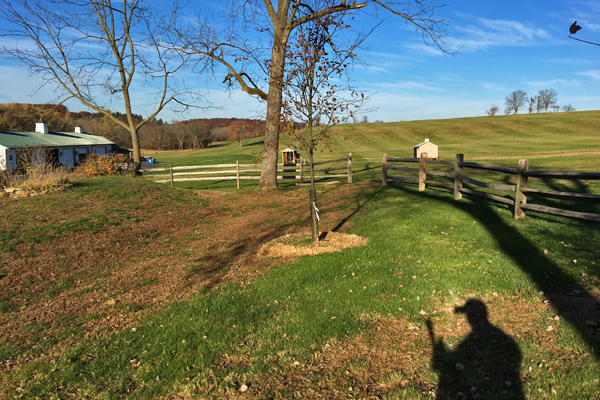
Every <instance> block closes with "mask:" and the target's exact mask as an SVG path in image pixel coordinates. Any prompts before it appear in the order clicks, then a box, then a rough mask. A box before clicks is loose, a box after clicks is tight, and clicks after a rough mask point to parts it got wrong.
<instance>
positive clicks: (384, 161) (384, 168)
mask: <svg viewBox="0 0 600 400" xmlns="http://www.w3.org/2000/svg"><path fill="white" fill-rule="evenodd" d="M387 162H388V161H387V153H383V178H381V186H386V185H387V168H388V165H387Z"/></svg>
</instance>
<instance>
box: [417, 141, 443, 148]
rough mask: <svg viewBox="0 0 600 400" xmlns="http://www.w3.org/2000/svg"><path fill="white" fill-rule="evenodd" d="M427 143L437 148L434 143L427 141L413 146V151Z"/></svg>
mask: <svg viewBox="0 0 600 400" xmlns="http://www.w3.org/2000/svg"><path fill="white" fill-rule="evenodd" d="M427 143H429V144H432V145H434V146H437V144H435V143H432V142H430V141H429V140H427V141H425V142H423V143H419V144H417V145H415V146H413V149H416V148H417V147H421V146H423V145H424V144H427Z"/></svg>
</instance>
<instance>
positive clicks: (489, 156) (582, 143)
mask: <svg viewBox="0 0 600 400" xmlns="http://www.w3.org/2000/svg"><path fill="white" fill-rule="evenodd" d="M335 129H336V131H337V132H339V135H338V136H336V137H335V138H334V139H333V140H332V142H331V145H330V148H331V150H332V151H333V152H332V153H330V152H329V151H328V150H325V151H324V152H323V153H319V154H318V155H317V159H326V158H339V157H340V155H342V154H345V153H350V152H351V153H352V154H353V158H354V160H355V162H357V163H358V164H360V163H373V162H375V163H379V162H380V160H381V159H382V156H383V153H388V154H389V155H390V156H393V157H412V151H413V150H412V148H413V146H414V145H415V144H418V143H421V142H422V141H423V140H424V139H425V138H426V137H428V138H429V139H430V140H431V141H432V142H433V143H435V144H437V145H439V151H440V158H441V159H447V160H448V159H452V158H453V157H454V155H455V154H456V153H464V154H465V160H467V161H478V162H485V163H492V164H498V165H509V166H516V163H517V160H518V159H519V158H527V159H529V160H530V164H531V165H534V166H535V167H536V169H558V170H586V171H595V170H599V169H600V157H599V156H600V111H583V112H570V113H548V114H523V115H516V116H515V115H509V116H496V117H475V118H456V119H445V120H426V121H408V122H394V123H377V124H375V123H370V124H345V125H339V126H338V127H336V128H335ZM346 136H347V137H348V138H347V139H346V140H344V137H346ZM287 144H289V143H288V138H286V137H285V136H282V142H281V145H282V147H283V146H286V145H287ZM261 153H262V138H257V139H248V140H247V141H246V142H245V143H244V146H243V147H239V146H238V144H237V142H226V143H220V144H217V145H215V146H213V147H211V148H209V149H203V150H186V151H172V152H162V153H151V152H148V153H147V155H152V156H154V157H156V158H157V160H158V161H160V162H172V163H174V164H175V165H193V164H216V163H229V162H235V160H236V159H238V160H240V162H250V161H254V160H258V159H259V157H260V156H261ZM301 155H302V152H301Z"/></svg>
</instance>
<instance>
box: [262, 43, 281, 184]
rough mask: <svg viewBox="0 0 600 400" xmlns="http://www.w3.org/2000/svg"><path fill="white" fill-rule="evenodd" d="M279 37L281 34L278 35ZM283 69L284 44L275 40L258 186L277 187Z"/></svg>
mask: <svg viewBox="0 0 600 400" xmlns="http://www.w3.org/2000/svg"><path fill="white" fill-rule="evenodd" d="M280 37H281V36H280ZM284 69H285V44H282V43H281V42H277V41H276V42H275V44H274V45H273V50H272V51H271V79H270V82H269V98H268V100H267V118H266V129H265V144H264V149H263V160H262V166H261V171H260V181H259V183H258V187H259V188H261V189H274V188H276V187H277V160H278V158H279V121H280V119H281V103H282V85H283V73H284Z"/></svg>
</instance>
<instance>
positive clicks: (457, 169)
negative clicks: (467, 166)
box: [454, 154, 465, 200]
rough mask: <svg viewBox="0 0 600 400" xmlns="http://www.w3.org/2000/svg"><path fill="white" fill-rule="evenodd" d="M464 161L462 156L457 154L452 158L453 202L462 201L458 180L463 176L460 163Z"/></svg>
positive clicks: (460, 185)
mask: <svg viewBox="0 0 600 400" xmlns="http://www.w3.org/2000/svg"><path fill="white" fill-rule="evenodd" d="M464 159H465V155H464V154H457V155H456V157H455V158H454V200H460V199H462V193H461V192H460V189H462V181H461V180H460V176H461V175H462V174H463V167H462V163H463V161H464Z"/></svg>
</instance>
